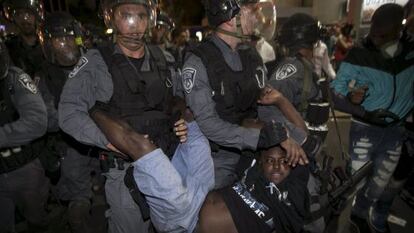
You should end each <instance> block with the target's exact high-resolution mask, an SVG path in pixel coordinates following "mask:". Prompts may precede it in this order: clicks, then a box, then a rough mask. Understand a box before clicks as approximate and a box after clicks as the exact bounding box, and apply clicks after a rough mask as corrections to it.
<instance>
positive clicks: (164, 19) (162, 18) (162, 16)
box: [155, 11, 175, 30]
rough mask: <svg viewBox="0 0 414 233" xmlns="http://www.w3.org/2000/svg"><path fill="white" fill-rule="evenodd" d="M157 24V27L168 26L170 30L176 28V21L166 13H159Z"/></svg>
mask: <svg viewBox="0 0 414 233" xmlns="http://www.w3.org/2000/svg"><path fill="white" fill-rule="evenodd" d="M155 24H156V26H166V27H167V28H168V30H173V29H174V28H175V24H174V21H173V20H172V19H171V18H170V17H169V16H168V15H167V13H165V12H164V11H158V12H157V21H156V23H155Z"/></svg>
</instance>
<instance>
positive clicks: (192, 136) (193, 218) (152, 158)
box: [133, 121, 214, 232]
mask: <svg viewBox="0 0 414 233" xmlns="http://www.w3.org/2000/svg"><path fill="white" fill-rule="evenodd" d="M133 165H134V179H135V182H136V183H137V185H138V188H139V190H140V191H141V192H142V193H143V194H144V195H145V197H146V199H147V203H148V205H149V206H150V216H151V221H152V223H153V224H154V226H155V228H156V229H157V230H158V231H159V232H193V230H194V229H195V227H196V225H197V221H198V213H199V211H200V209H201V206H202V204H203V203H204V199H205V197H206V196H207V194H208V192H209V191H210V190H212V189H213V187H214V165H213V160H212V158H211V151H210V144H209V142H208V140H207V138H206V137H204V135H203V134H202V133H201V131H200V129H199V127H198V125H197V123H196V122H195V121H193V122H191V123H189V124H188V140H187V142H186V143H183V144H180V145H179V146H178V147H177V150H176V151H175V154H174V156H173V158H172V160H171V161H170V160H169V159H168V157H167V156H165V154H164V153H163V152H162V150H161V149H157V150H154V151H152V152H151V153H149V154H146V155H145V156H144V157H142V158H140V159H139V160H137V161H135V162H134V163H133Z"/></svg>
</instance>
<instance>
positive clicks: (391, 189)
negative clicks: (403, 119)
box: [370, 130, 414, 232]
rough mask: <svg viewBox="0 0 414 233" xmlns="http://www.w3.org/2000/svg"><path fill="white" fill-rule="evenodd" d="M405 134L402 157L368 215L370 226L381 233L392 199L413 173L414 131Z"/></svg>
mask: <svg viewBox="0 0 414 233" xmlns="http://www.w3.org/2000/svg"><path fill="white" fill-rule="evenodd" d="M406 133H407V139H406V141H405V150H403V153H404V154H403V155H402V157H401V160H400V162H399V164H398V166H397V170H396V171H395V173H394V175H393V177H392V178H391V180H390V182H389V183H388V186H387V187H386V188H385V190H384V192H383V193H382V195H381V197H380V199H379V200H378V202H377V203H375V205H374V208H373V209H372V210H373V211H372V212H371V215H370V221H371V224H372V225H373V226H374V227H375V229H377V230H378V231H381V232H385V231H386V229H387V218H388V214H389V211H390V209H391V206H392V202H393V201H394V198H395V197H396V196H397V195H398V193H399V192H400V191H401V189H402V188H403V187H404V184H405V183H406V181H407V179H409V177H410V174H413V171H414V169H413V162H414V158H413V156H414V153H413V151H412V149H413V148H414V131H409V130H407V131H406ZM411 176H412V175H411Z"/></svg>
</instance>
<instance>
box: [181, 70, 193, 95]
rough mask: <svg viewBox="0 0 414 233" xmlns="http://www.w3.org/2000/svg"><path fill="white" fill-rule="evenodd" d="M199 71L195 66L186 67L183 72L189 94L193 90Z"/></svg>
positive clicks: (184, 83)
mask: <svg viewBox="0 0 414 233" xmlns="http://www.w3.org/2000/svg"><path fill="white" fill-rule="evenodd" d="M196 73H197V71H196V70H195V69H193V68H185V69H184V70H183V73H182V80H183V81H182V82H183V87H184V90H185V92H186V93H187V94H190V93H191V90H192V89H193V87H194V79H195V76H196Z"/></svg>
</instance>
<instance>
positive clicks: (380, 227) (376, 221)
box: [368, 208, 391, 233]
mask: <svg viewBox="0 0 414 233" xmlns="http://www.w3.org/2000/svg"><path fill="white" fill-rule="evenodd" d="M382 218H384V217H380V216H378V215H376V214H375V211H374V208H371V209H370V210H369V217H368V223H369V226H370V227H371V228H372V229H373V230H374V232H375V233H390V232H391V230H390V227H389V225H388V221H387V218H386V217H385V219H382Z"/></svg>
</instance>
